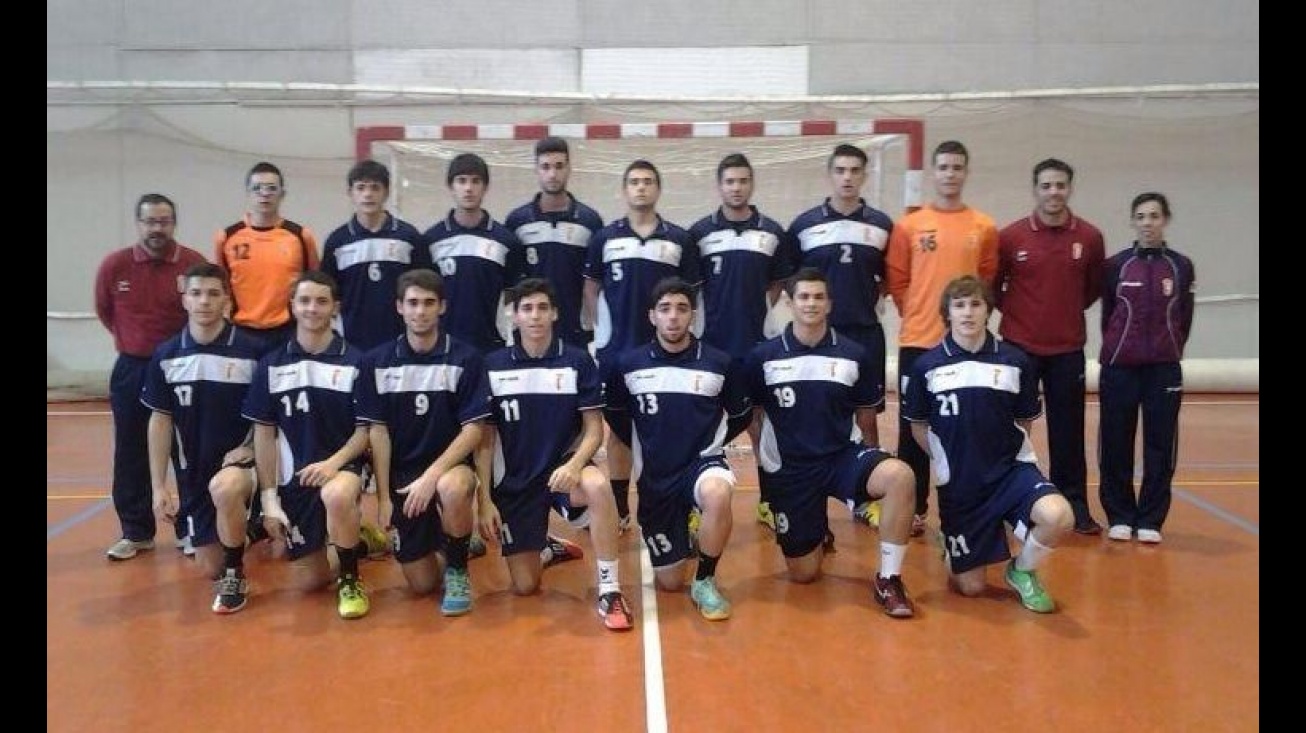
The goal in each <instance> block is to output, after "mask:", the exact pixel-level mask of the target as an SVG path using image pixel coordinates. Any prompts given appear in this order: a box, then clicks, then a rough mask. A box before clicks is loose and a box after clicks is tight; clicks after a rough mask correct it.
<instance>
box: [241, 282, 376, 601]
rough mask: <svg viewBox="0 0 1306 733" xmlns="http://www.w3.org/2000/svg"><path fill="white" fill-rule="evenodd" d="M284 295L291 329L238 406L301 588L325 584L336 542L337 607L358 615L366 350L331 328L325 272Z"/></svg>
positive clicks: (336, 299) (268, 512)
mask: <svg viewBox="0 0 1306 733" xmlns="http://www.w3.org/2000/svg"><path fill="white" fill-rule="evenodd" d="M290 292H291V298H290V308H291V311H292V312H293V314H294V322H295V335H294V337H293V338H291V339H290V340H289V341H287V342H286V343H284V344H282V345H281V346H279V347H277V348H276V349H274V350H272V351H270V352H268V353H267V354H266V355H264V357H263V358H262V359H261V360H260V361H259V364H258V369H257V370H256V371H255V373H254V382H253V384H251V385H250V389H249V393H248V394H247V395H246V397H245V404H244V407H243V408H242V409H241V412H242V414H244V415H245V417H247V418H248V419H250V420H253V421H254V423H255V425H254V460H255V467H256V469H257V471H258V481H259V486H261V487H262V489H261V490H260V491H259V501H260V503H261V504H262V507H263V525H264V528H265V529H266V530H267V532H268V534H269V535H270V536H271V537H272V540H273V542H276V543H285V546H286V547H287V548H288V550H289V553H288V556H289V558H290V561H291V568H292V584H293V585H294V587H295V588H297V589H299V590H317V589H320V588H324V587H326V586H327V584H328V583H330V582H331V580H332V579H333V578H332V569H331V563H330V558H328V556H327V549H328V548H327V545H328V543H329V544H330V545H331V546H332V547H334V548H335V552H336V559H337V566H338V571H337V573H336V577H335V579H336V580H337V596H338V606H337V609H338V611H339V613H340V616H341V618H347V619H352V618H359V617H361V616H364V615H366V614H367V611H368V608H369V603H368V598H367V591H366V589H365V588H364V587H363V583H362V580H361V579H360V578H359V574H358V561H359V558H361V557H365V556H366V555H367V548H366V545H364V544H363V543H362V542H361V541H360V538H359V527H360V525H361V523H362V510H361V508H360V507H359V499H360V498H361V494H362V490H363V482H362V478H361V476H360V472H361V465H360V461H359V459H360V458H361V457H362V455H363V451H364V450H366V448H367V426H366V425H364V424H363V423H362V422H361V421H360V420H358V419H357V417H356V416H355V414H354V400H355V396H356V392H357V382H358V379H359V367H360V365H361V363H362V354H360V353H359V351H358V349H356V348H354V347H353V346H352V345H351V344H349V343H347V342H346V341H345V340H344V339H343V338H341V337H340V336H339V335H337V334H336V333H335V332H334V331H332V329H331V322H332V319H334V318H335V317H336V314H337V313H338V312H339V310H340V293H339V290H337V288H336V282H335V280H334V279H332V277H331V276H330V275H328V274H326V273H324V272H321V271H318V270H309V271H307V272H304V273H302V274H300V276H299V277H298V278H297V279H296V280H295V283H294V285H293V286H292V287H291V291H290Z"/></svg>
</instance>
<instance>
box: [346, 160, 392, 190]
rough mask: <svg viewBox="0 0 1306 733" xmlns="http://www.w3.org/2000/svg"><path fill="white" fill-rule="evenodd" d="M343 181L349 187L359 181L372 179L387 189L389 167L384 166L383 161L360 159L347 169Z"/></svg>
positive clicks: (388, 185)
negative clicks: (347, 172) (347, 171)
mask: <svg viewBox="0 0 1306 733" xmlns="http://www.w3.org/2000/svg"><path fill="white" fill-rule="evenodd" d="M345 181H346V182H347V183H348V184H349V187H350V188H353V187H354V184H355V183H358V182H359V181H373V182H375V183H379V184H381V185H382V186H384V187H385V188H386V190H389V188H390V169H389V168H386V167H385V165H384V164H383V163H378V162H377V161H375V160H360V161H359V162H357V163H355V164H354V165H353V167H352V168H350V169H349V174H348V175H346V176H345Z"/></svg>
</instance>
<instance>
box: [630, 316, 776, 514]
mask: <svg viewBox="0 0 1306 733" xmlns="http://www.w3.org/2000/svg"><path fill="white" fill-rule="evenodd" d="M613 366H614V368H613V372H612V375H613V376H612V380H611V381H610V382H609V383H608V384H606V385H604V387H605V399H606V400H607V406H608V409H610V410H622V411H625V412H627V413H628V414H629V415H630V416H631V420H632V423H633V426H634V427H633V431H632V439H631V453H632V455H633V457H634V466H633V473H632V474H631V476H632V478H633V479H634V480H637V481H638V482H639V490H640V492H641V493H642V492H645V491H651V492H654V493H662V492H667V491H670V490H673V489H674V488H675V486H676V480H677V479H678V478H680V477H681V476H682V474H683V473H684V472H685V471H686V470H688V469H690V468H692V467H696V466H697V465H698V462H699V458H701V457H708V456H719V455H723V454H724V446H725V438H726V432H727V425H726V419H727V418H728V417H739V416H741V415H744V414H746V413H747V412H748V411H749V410H750V409H752V406H751V405H750V404H749V401H748V395H747V394H746V392H745V390H744V386H743V384H742V383H741V382H740V380H739V375H738V371H737V369H735V368H733V367H732V360H731V358H730V355H729V354H727V353H726V352H724V351H721V350H720V349H717V348H714V347H712V346H709V345H707V344H705V343H703V342H702V341H698V340H697V339H695V342H694V343H693V344H692V345H691V346H690V347H689V348H688V349H685V350H684V351H682V352H680V353H677V354H672V353H670V352H668V351H666V350H665V349H663V348H662V346H661V345H660V344H658V343H657V342H656V341H654V342H652V343H647V344H643V345H641V346H636V347H635V348H633V349H629V350H627V351H624V352H622V353H621V354H620V355H619V356H618V357H617V359H616V363H615V364H614V365H613Z"/></svg>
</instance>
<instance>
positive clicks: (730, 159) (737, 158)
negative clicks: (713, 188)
mask: <svg viewBox="0 0 1306 733" xmlns="http://www.w3.org/2000/svg"><path fill="white" fill-rule="evenodd" d="M727 168H747V169H748V172H749V173H752V172H753V164H752V163H750V162H748V156H747V155H744V154H743V153H731V154H730V155H727V156H726V157H724V158H722V159H721V162H720V163H717V165H716V182H717V183H720V182H721V175H722V174H724V173H725V172H726V169H727Z"/></svg>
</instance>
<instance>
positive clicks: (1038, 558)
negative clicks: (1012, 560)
mask: <svg viewBox="0 0 1306 733" xmlns="http://www.w3.org/2000/svg"><path fill="white" fill-rule="evenodd" d="M1051 554H1052V548H1051V547H1048V546H1047V545H1044V544H1042V543H1040V542H1039V541H1038V540H1037V539H1035V538H1034V533H1033V532H1032V531H1031V532H1027V533H1026V534H1025V544H1024V545H1021V548H1020V554H1019V555H1017V556H1016V569H1017V570H1021V571H1025V572H1028V571H1030V570H1033V569H1034V568H1036V567H1038V566H1039V565H1040V564H1042V562H1043V561H1044V560H1046V559H1047V557H1048V555H1051Z"/></svg>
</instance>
